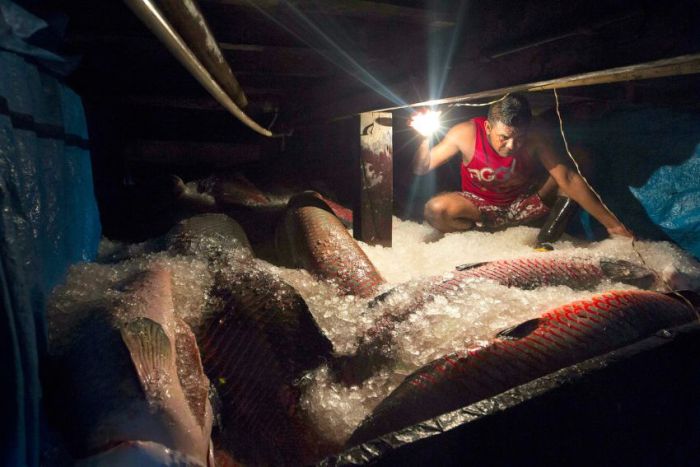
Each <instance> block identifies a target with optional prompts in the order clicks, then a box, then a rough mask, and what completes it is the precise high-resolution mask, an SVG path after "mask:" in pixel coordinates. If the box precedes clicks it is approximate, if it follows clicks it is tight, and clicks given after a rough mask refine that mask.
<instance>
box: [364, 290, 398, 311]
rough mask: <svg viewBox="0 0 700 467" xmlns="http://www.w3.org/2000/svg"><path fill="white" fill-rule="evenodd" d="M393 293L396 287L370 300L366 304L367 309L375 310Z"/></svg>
mask: <svg viewBox="0 0 700 467" xmlns="http://www.w3.org/2000/svg"><path fill="white" fill-rule="evenodd" d="M395 291H396V287H393V288H391V289H389V290H387V291H386V292H382V293H380V294H379V295H377V296H376V297H374V298H373V299H372V300H370V301H369V302H367V308H369V309H373V308H376V307H377V306H379V305H380V304H382V303H384V302H385V301H386V299H387V298H389V297H391V296H392V295H393V294H394V292H395Z"/></svg>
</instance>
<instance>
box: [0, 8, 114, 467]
mask: <svg viewBox="0 0 700 467" xmlns="http://www.w3.org/2000/svg"><path fill="white" fill-rule="evenodd" d="M8 5H10V4H9V2H7V1H5V0H0V6H1V7H2V8H3V9H4V10H3V11H4V12H7V11H8V10H7V8H8ZM13 14H14V15H17V14H19V13H18V10H16V9H14V10H13ZM5 19H7V18H5ZM29 20H31V18H30V19H28V20H27V21H29ZM1 25H2V24H0V26H1ZM25 26H26V24H25ZM3 34H4V35H3ZM8 34H9V33H8V29H7V28H5V29H4V30H3V28H2V27H0V48H6V49H12V48H13V47H17V46H18V45H17V44H20V45H21V40H20V39H21V38H17V37H15V38H11V37H9V36H8ZM10 39H12V40H10ZM8 44H10V45H11V46H12V47H6V46H7V45H8ZM29 50H30V49H29V48H27V49H26V50H25V51H24V52H27V51H29ZM29 55H32V54H29ZM35 58H36V57H28V58H25V57H23V56H20V55H17V54H16V53H14V52H9V51H3V50H0V253H1V255H0V292H1V296H0V297H1V300H2V311H1V312H0V360H1V361H2V368H3V370H5V374H4V378H3V382H2V385H0V387H2V392H1V393H0V413H1V414H2V422H1V423H0V443H2V444H1V445H0V463H1V464H2V465H8V466H12V465H22V466H24V465H29V466H33V465H39V444H40V443H39V441H40V439H39V438H40V431H41V420H42V418H41V417H42V413H41V385H40V381H39V375H40V361H41V356H42V354H43V352H44V351H45V348H46V320H45V302H46V297H47V296H48V294H49V293H50V291H51V289H52V288H53V287H54V286H55V285H56V284H58V283H59V282H61V281H62V280H63V278H64V277H65V272H66V270H67V268H68V266H69V265H70V264H73V263H76V262H79V261H89V260H92V259H94V257H95V254H96V252H97V246H98V243H99V239H100V233H101V232H100V223H99V215H98V211H97V204H96V201H95V196H94V193H93V184H92V168H91V163H90V154H89V151H88V150H87V127H86V122H85V117H84V113H83V108H82V104H81V100H80V98H79V97H78V96H77V95H76V94H75V93H74V92H73V91H71V90H70V89H68V88H67V87H66V86H65V85H64V84H62V83H61V82H60V81H59V80H58V79H57V78H55V77H54V76H52V74H49V73H47V72H45V71H44V70H43V69H41V68H39V67H38V66H37V65H36V64H35V63H34V62H32V61H29V60H34V59H35ZM41 58H44V59H45V58H46V57H41Z"/></svg>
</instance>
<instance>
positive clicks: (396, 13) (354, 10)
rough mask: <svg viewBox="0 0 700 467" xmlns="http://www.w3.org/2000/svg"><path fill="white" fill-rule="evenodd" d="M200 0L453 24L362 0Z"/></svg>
mask: <svg viewBox="0 0 700 467" xmlns="http://www.w3.org/2000/svg"><path fill="white" fill-rule="evenodd" d="M202 3H211V4H218V5H231V6H236V7H248V8H257V9H260V10H264V11H268V10H275V9H277V8H280V7H284V6H290V7H292V8H296V9H298V10H301V11H302V12H303V13H305V14H319V15H326V16H349V17H361V18H373V19H390V20H395V21H403V22H411V23H417V24H421V25H423V24H425V25H427V26H429V27H431V28H446V27H452V26H454V25H455V22H454V21H453V20H452V18H449V17H447V15H443V16H442V17H437V18H436V17H435V11H431V10H424V9H420V8H411V7H404V6H399V5H391V4H388V3H379V2H369V1H363V0H335V1H333V2H319V1H318V0H289V1H288V0H257V1H255V2H251V1H249V0H203V2H202Z"/></svg>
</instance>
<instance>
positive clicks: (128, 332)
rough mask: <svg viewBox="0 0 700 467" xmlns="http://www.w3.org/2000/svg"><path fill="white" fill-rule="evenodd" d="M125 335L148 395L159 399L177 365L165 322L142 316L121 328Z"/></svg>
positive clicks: (123, 337) (127, 345) (125, 342)
mask: <svg viewBox="0 0 700 467" xmlns="http://www.w3.org/2000/svg"><path fill="white" fill-rule="evenodd" d="M121 336H122V340H123V341H124V344H126V347H127V349H128V350H129V355H130V357H131V361H132V362H133V363H134V367H135V368H136V373H137V374H138V377H139V382H140V383H141V387H142V389H143V391H144V393H145V394H146V397H147V399H148V400H157V399H159V398H160V397H161V396H162V395H163V394H162V392H163V391H164V389H165V386H166V385H169V384H170V382H171V381H172V375H173V373H174V368H175V361H174V355H173V350H172V347H171V343H170V339H169V338H168V336H167V334H166V333H165V330H164V329H163V326H161V325H160V324H159V323H157V322H155V321H153V320H152V319H149V318H144V317H139V318H136V319H135V320H133V321H130V322H128V323H127V324H126V325H124V326H123V327H122V328H121Z"/></svg>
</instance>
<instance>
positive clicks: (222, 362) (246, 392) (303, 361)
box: [200, 263, 332, 465]
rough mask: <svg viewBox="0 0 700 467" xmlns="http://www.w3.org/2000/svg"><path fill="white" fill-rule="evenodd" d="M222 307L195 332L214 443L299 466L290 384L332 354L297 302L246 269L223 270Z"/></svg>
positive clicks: (248, 457)
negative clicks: (210, 394) (215, 427)
mask: <svg viewBox="0 0 700 467" xmlns="http://www.w3.org/2000/svg"><path fill="white" fill-rule="evenodd" d="M216 282H217V284H218V286H217V290H215V291H214V294H216V295H217V296H218V297H219V298H220V300H221V302H222V304H223V306H221V307H220V309H219V311H217V312H215V313H213V314H212V315H211V316H209V318H208V319H207V322H206V325H205V327H204V329H203V331H202V333H201V336H202V337H201V338H200V343H201V348H202V355H203V357H202V359H203V362H204V367H205V370H206V373H207V374H208V375H209V377H210V378H211V379H212V381H214V384H215V386H216V387H217V390H218V394H219V398H220V400H221V410H220V416H221V422H222V427H221V432H220V435H219V436H218V439H217V441H218V443H220V445H221V446H222V447H223V448H224V449H225V450H227V451H229V452H231V453H232V454H233V455H234V456H235V458H236V459H241V460H242V461H244V462H246V463H251V464H254V465H258V464H262V465H286V464H291V465H294V464H299V463H301V461H302V459H303V458H304V456H305V454H304V449H305V446H306V444H307V443H306V440H305V438H304V434H305V430H304V429H303V424H302V423H301V421H300V420H299V419H298V418H297V414H296V401H297V398H298V389H297V388H296V386H295V383H296V380H297V379H298V378H299V377H300V376H301V375H302V373H303V372H304V371H306V370H309V369H312V368H314V367H316V366H318V365H319V364H320V363H321V362H322V361H324V360H325V359H328V358H329V357H330V355H331V353H332V345H331V343H330V341H329V340H328V339H327V338H326V337H325V336H324V335H323V333H322V332H321V330H320V329H319V327H318V326H317V324H316V322H315V321H314V319H313V316H312V315H311V313H310V312H309V310H308V308H307V306H306V304H305V302H304V300H303V298H302V297H301V296H300V295H299V294H298V293H297V292H296V291H295V290H294V289H293V288H292V287H291V286H289V285H288V284H286V283H285V282H283V281H282V280H280V279H278V278H277V277H275V276H274V275H273V274H271V273H270V272H269V271H266V270H264V269H262V268H261V267H256V264H255V263H250V264H249V265H246V266H245V267H244V268H229V269H226V268H224V269H223V270H222V271H221V272H220V273H219V277H218V278H217V280H216Z"/></svg>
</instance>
